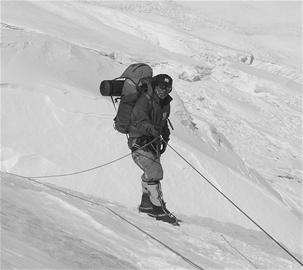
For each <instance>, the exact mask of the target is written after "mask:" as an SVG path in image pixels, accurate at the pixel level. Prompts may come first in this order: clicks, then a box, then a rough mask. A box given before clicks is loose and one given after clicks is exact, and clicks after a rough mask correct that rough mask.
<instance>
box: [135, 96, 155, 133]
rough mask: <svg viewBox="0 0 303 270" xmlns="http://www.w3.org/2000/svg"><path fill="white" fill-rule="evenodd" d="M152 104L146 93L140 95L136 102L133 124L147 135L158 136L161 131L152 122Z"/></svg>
mask: <svg viewBox="0 0 303 270" xmlns="http://www.w3.org/2000/svg"><path fill="white" fill-rule="evenodd" d="M151 110H152V104H151V103H150V101H149V100H148V98H147V97H146V96H145V95H142V96H140V98H139V99H138V101H137V102H136V104H135V106H134V108H133V111H132V114H131V124H132V126H134V127H135V128H136V129H137V130H138V132H140V133H142V134H144V135H147V136H150V135H152V136H155V137H156V136H158V135H159V132H158V131H157V130H156V129H155V127H154V125H153V124H152V122H151Z"/></svg>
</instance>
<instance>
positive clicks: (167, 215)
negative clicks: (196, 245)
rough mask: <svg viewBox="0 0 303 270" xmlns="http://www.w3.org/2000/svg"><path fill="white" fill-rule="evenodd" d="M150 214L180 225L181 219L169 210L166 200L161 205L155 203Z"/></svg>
mask: <svg viewBox="0 0 303 270" xmlns="http://www.w3.org/2000/svg"><path fill="white" fill-rule="evenodd" d="M148 215H149V216H151V217H154V218H156V220H161V221H163V222H167V223H171V224H173V225H177V226H179V223H178V221H179V220H178V219H177V218H176V217H175V216H174V215H173V214H172V213H171V212H169V211H168V210H167V208H166V206H165V203H164V202H163V203H162V205H161V206H156V205H153V209H152V211H150V212H149V213H148Z"/></svg>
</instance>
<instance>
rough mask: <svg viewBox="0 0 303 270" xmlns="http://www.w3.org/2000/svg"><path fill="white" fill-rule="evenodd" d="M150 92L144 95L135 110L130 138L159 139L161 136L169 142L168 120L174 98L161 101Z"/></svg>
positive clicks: (132, 115)
mask: <svg viewBox="0 0 303 270" xmlns="http://www.w3.org/2000/svg"><path fill="white" fill-rule="evenodd" d="M149 92H150V93H143V94H142V95H141V96H140V97H139V99H138V101H137V102H136V104H135V106H134V108H133V111H132V114H131V123H130V132H129V137H130V138H138V137H142V136H146V137H157V136H159V135H161V136H162V137H163V139H164V140H166V141H167V140H168V139H169V136H170V131H169V128H168V123H167V119H168V117H169V114H170V102H171V101H172V98H171V97H170V96H169V95H168V96H167V97H166V98H165V99H164V100H161V99H159V97H158V96H157V95H156V94H155V93H154V91H149Z"/></svg>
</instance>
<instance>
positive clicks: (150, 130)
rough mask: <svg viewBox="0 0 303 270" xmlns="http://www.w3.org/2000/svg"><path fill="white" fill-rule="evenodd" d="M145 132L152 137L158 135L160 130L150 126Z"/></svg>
mask: <svg viewBox="0 0 303 270" xmlns="http://www.w3.org/2000/svg"><path fill="white" fill-rule="evenodd" d="M146 131H147V133H148V134H149V135H151V136H153V137H155V138H156V137H159V136H160V132H159V131H158V130H157V129H156V128H154V127H150V128H148V129H146Z"/></svg>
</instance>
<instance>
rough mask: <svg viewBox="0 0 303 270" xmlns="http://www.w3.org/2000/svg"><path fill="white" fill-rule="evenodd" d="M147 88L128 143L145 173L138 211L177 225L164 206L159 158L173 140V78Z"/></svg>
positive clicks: (153, 82)
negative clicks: (171, 133) (171, 127)
mask: <svg viewBox="0 0 303 270" xmlns="http://www.w3.org/2000/svg"><path fill="white" fill-rule="evenodd" d="M146 84H147V86H148V90H147V91H146V92H145V93H143V94H142V95H141V96H140V97H139V99H138V101H137V102H136V104H135V106H134V108H133V111H132V114H131V123H130V132H129V140H128V145H129V148H130V149H131V150H132V158H133V160H134V162H135V163H136V164H137V165H138V166H139V167H140V168H141V169H142V170H143V172H144V173H143V175H142V177H141V180H142V199H141V204H140V206H139V211H140V212H144V213H147V214H149V215H151V216H154V217H156V218H157V219H161V220H163V221H166V222H170V223H174V222H177V220H176V217H175V216H173V215H172V214H171V213H170V212H169V211H168V210H167V208H166V206H165V203H164V200H163V194H162V190H161V184H160V180H162V179H163V168H162V165H161V163H160V156H161V155H162V154H163V153H164V152H165V150H166V146H167V142H168V141H169V136H170V131H169V128H168V117H169V114H170V102H171V101H172V98H171V96H170V95H169V93H170V92H171V90H172V78H171V77H170V76H168V75H166V74H159V75H157V76H154V77H153V78H152V79H151V80H149V81H146ZM150 142H152V143H151V144H149V145H148V146H145V147H143V148H142V146H144V145H146V144H148V143H150Z"/></svg>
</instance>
